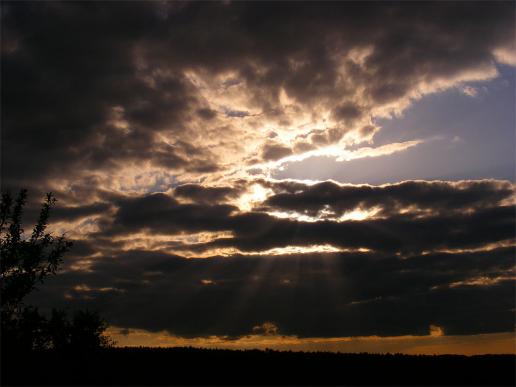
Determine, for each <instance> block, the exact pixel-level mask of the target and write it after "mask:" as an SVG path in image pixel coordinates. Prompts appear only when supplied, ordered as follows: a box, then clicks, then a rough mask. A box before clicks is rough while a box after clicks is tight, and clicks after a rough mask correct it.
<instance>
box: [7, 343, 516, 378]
mask: <svg viewBox="0 0 516 387" xmlns="http://www.w3.org/2000/svg"><path fill="white" fill-rule="evenodd" d="M515 361H516V356H514V355H483V356H455V355H447V356H409V355H398V354H396V355H372V354H338V353H329V352H318V353H315V352H310V353H308V352H283V351H270V350H267V351H258V350H247V351H235V350H208V349H194V348H169V349H164V348H163V349H161V348H106V349H98V350H96V351H90V352H77V353H66V354H64V353H60V352H58V351H53V350H45V351H33V352H31V353H30V354H27V353H25V354H23V356H19V357H17V356H10V357H8V358H3V359H2V385H469V386H479V385H488V386H494V385H505V386H513V385H515V382H516V380H515V364H516V363H515Z"/></svg>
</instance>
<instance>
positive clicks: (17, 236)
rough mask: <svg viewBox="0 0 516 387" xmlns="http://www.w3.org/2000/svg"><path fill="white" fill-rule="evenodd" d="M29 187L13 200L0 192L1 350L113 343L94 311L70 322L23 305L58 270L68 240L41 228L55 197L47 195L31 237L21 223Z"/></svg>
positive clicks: (60, 315) (84, 347)
mask: <svg viewBox="0 0 516 387" xmlns="http://www.w3.org/2000/svg"><path fill="white" fill-rule="evenodd" d="M26 201H27V190H21V191H20V193H19V194H18V196H17V197H16V199H13V197H12V196H11V194H10V193H8V192H6V193H2V201H1V204H0V269H1V270H0V280H1V282H0V291H1V329H2V350H3V351H9V352H11V351H13V350H14V349H16V350H17V351H20V350H21V351H26V350H34V349H48V348H52V349H56V350H89V349H94V348H100V347H105V346H109V345H111V344H112V343H111V341H110V340H109V339H108V338H107V337H105V336H104V334H103V333H104V331H105V330H106V328H107V325H106V323H105V321H104V320H103V319H101V318H100V316H99V315H98V314H97V313H94V312H90V311H78V312H76V313H75V315H74V316H73V318H72V320H71V321H69V320H68V318H67V315H66V313H65V312H64V311H62V310H53V311H52V316H51V318H50V319H46V318H45V317H44V316H42V315H41V314H40V313H39V311H38V309H37V308H34V307H31V306H26V305H25V304H24V303H23V300H24V298H25V297H26V296H27V295H28V294H29V293H30V292H32V291H33V290H34V289H35V288H36V285H37V284H39V283H43V281H44V279H45V278H46V277H47V276H49V275H51V274H56V273H57V271H58V269H59V265H60V264H61V263H62V262H63V255H64V254H65V253H66V252H67V251H68V250H69V249H70V248H71V246H72V242H70V241H68V240H66V238H65V237H64V235H62V236H59V237H55V236H53V235H52V234H51V233H48V232H45V231H46V229H47V225H48V219H49V216H50V211H51V209H52V207H54V206H55V203H56V199H55V197H54V195H53V194H52V193H48V194H47V195H46V198H45V201H44V202H43V204H42V208H41V211H40V214H39V218H38V221H37V223H36V225H35V226H34V228H33V229H32V233H31V235H30V236H25V234H24V230H23V224H22V212H23V207H24V206H25V204H26Z"/></svg>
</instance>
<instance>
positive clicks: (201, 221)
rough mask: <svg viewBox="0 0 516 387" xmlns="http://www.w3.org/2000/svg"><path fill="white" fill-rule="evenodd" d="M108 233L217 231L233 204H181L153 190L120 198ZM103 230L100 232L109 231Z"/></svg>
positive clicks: (233, 208)
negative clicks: (138, 195)
mask: <svg viewBox="0 0 516 387" xmlns="http://www.w3.org/2000/svg"><path fill="white" fill-rule="evenodd" d="M117 204H118V206H119V208H118V211H117V212H116V214H115V216H114V219H113V225H112V229H111V232H114V233H122V234H123V233H130V232H133V231H138V230H150V231H152V232H156V233H160V234H175V233H181V232H197V231H220V230H225V229H227V226H226V224H225V220H226V219H230V218H231V217H230V215H231V213H233V212H234V211H236V210H237V208H236V207H234V206H231V205H228V204H215V205H210V204H181V203H179V202H178V201H177V200H175V199H174V198H173V197H171V196H169V195H166V194H162V193H156V194H152V195H147V196H143V197H136V198H127V199H122V200H120V201H119V202H118V203H117ZM109 232H110V230H109V229H106V230H105V232H104V233H108V234H109Z"/></svg>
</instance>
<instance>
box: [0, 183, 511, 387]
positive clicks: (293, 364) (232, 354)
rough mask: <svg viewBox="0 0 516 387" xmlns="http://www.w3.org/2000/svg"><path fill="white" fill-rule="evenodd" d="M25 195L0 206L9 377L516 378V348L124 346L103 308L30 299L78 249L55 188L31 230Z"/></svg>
mask: <svg viewBox="0 0 516 387" xmlns="http://www.w3.org/2000/svg"><path fill="white" fill-rule="evenodd" d="M26 200H27V191H25V190H22V191H20V193H19V195H18V196H17V197H16V198H13V197H12V196H11V195H10V194H9V193H3V194H2V201H1V206H0V231H1V239H0V241H1V245H0V249H1V251H0V252H1V288H0V289H1V318H2V320H1V350H2V353H1V384H2V385H505V386H509V385H511V386H512V385H515V382H516V380H515V379H516V377H515V373H514V369H515V368H514V366H515V361H516V356H514V355H482V356H457V355H444V356H443V355H440V356H410V355H402V354H394V355H392V354H367V353H362V354H343V353H330V352H291V351H272V350H265V351H259V350H240V351H239V350H219V349H199V348H145V347H139V348H127V347H126V348H117V347H115V346H114V344H115V343H114V342H113V341H112V340H110V339H109V337H107V336H106V335H105V330H106V328H107V326H108V325H107V322H106V321H105V320H103V319H102V318H101V316H99V314H98V313H96V312H92V311H88V310H79V311H76V312H75V313H74V314H73V315H72V316H71V317H70V316H68V314H67V312H66V311H64V310H58V309H53V310H52V311H51V312H50V314H49V315H48V314H47V315H45V314H42V313H40V311H39V310H38V309H37V308H36V307H34V306H30V305H26V304H25V303H24V300H25V298H26V296H27V295H29V294H30V293H31V292H32V291H33V290H34V289H36V287H37V286H38V285H41V284H42V283H43V282H44V280H45V279H47V277H49V276H51V275H55V274H57V272H58V270H59V267H60V265H61V264H62V262H63V256H64V255H65V253H66V252H67V251H68V250H69V249H70V248H71V247H72V243H71V242H70V241H68V240H67V239H66V238H65V237H64V236H59V237H56V236H54V235H52V234H51V233H48V232H46V229H47V225H48V221H49V217H50V212H51V209H52V208H53V207H54V206H55V204H56V199H55V198H54V196H53V195H52V194H51V193H49V194H47V196H46V199H45V201H44V203H43V205H42V209H41V212H40V215H39V218H38V221H37V223H36V225H35V226H34V227H33V229H32V233H31V235H30V236H25V234H24V230H23V222H22V213H23V208H24V206H25V204H26Z"/></svg>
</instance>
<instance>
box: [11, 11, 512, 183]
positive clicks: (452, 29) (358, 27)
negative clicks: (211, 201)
mask: <svg viewBox="0 0 516 387" xmlns="http://www.w3.org/2000/svg"><path fill="white" fill-rule="evenodd" d="M372 5H374V6H372ZM2 7H3V8H2V9H3V13H2V25H3V31H4V38H3V39H2V72H3V73H2V78H3V84H2V88H3V141H2V143H3V151H2V159H3V163H2V164H3V171H2V175H3V178H4V179H5V181H6V182H7V183H12V184H14V185H20V184H25V185H33V184H34V183H35V181H39V182H43V181H45V179H47V178H50V177H61V178H67V177H69V176H70V175H71V174H72V175H74V176H75V178H78V177H79V175H81V174H82V173H84V172H85V171H86V170H87V169H89V170H92V171H110V170H113V169H116V168H117V167H119V166H120V164H121V163H127V162H137V163H140V162H145V161H149V162H151V164H152V165H155V166H156V167H165V168H169V169H172V170H178V171H184V170H187V171H192V172H196V173H206V172H211V171H214V170H216V169H217V168H218V165H217V163H218V162H217V158H216V157H213V155H210V154H209V150H208V149H207V148H206V147H204V146H203V145H202V144H200V143H199V142H196V143H195V144H196V145H195V146H193V145H191V144H193V143H194V142H193V141H196V139H198V138H199V136H203V135H204V131H205V130H207V129H199V128H196V129H195V131H197V132H195V133H192V132H191V129H189V128H187V127H188V125H189V123H190V122H191V120H193V119H195V118H196V117H200V119H202V120H203V122H205V123H208V122H210V121H211V120H213V119H214V117H215V114H214V109H213V108H212V107H209V106H207V104H206V101H204V100H203V97H201V96H200V94H199V89H198V87H197V86H195V85H194V84H193V83H192V82H191V80H189V79H188V77H187V76H186V72H187V71H189V70H195V71H199V72H201V73H203V74H207V75H208V76H215V75H217V74H222V73H226V72H228V71H231V72H233V73H234V74H236V75H235V76H234V77H232V78H231V79H229V80H226V81H225V83H224V85H226V86H225V87H226V88H228V87H239V86H241V85H244V86H245V87H246V88H247V92H248V93H249V95H251V96H252V98H251V99H252V101H254V102H253V103H254V104H255V105H256V107H257V108H260V109H261V110H262V111H263V112H264V114H265V115H266V116H267V117H268V116H270V117H272V116H274V115H278V114H279V116H278V117H281V116H282V114H283V113H284V112H282V108H281V107H280V105H279V103H278V98H279V91H280V90H281V89H284V90H285V91H286V92H287V94H288V96H289V97H290V98H293V99H294V100H295V101H297V102H299V103H300V104H302V105H303V104H304V106H305V107H306V108H308V107H309V106H311V104H312V103H314V102H316V103H317V104H322V105H324V106H328V107H329V109H330V110H334V112H335V114H336V116H338V117H339V118H343V119H356V118H358V117H359V116H360V114H361V113H360V112H359V109H358V108H357V107H356V106H355V105H350V104H347V105H346V104H344V105H342V104H340V102H339V101H340V100H341V99H343V98H344V99H346V98H347V99H349V98H351V99H356V98H359V96H357V95H356V92H357V90H363V93H362V97H363V98H365V101H369V100H372V101H376V102H377V103H379V104H383V103H389V102H392V101H394V102H395V101H396V100H398V99H400V98H404V97H406V96H408V95H410V93H412V92H414V90H413V89H414V88H416V89H418V92H419V93H421V92H424V90H421V88H422V87H423V88H425V87H431V85H432V82H434V81H435V82H441V81H446V80H447V79H452V78H454V77H460V74H462V73H463V72H464V71H473V72H474V71H481V70H479V69H481V68H482V66H484V67H486V66H487V67H489V66H491V65H492V61H493V50H495V49H496V48H498V47H506V46H507V45H508V44H510V42H511V37H512V36H513V35H514V20H513V18H512V5H511V4H510V3H503V2H496V3H489V4H488V3H482V2H480V3H479V2H477V3H475V4H474V5H471V4H467V3H463V2H458V3H418V5H417V7H416V6H413V5H407V4H397V3H375V4H372V3H367V4H360V3H356V4H354V3H349V2H344V3H322V4H321V3H310V2H303V3H296V4H294V3H283V4H276V3H264V2H260V3H258V2H256V3H254V2H236V3H229V4H226V3H215V2H210V3H201V2H193V3H184V4H183V3H181V6H178V3H175V2H173V3H161V2H111V3H109V2H107V3H78V2H62V3H61V2H39V3H22V2H16V3H6V4H3V5H2ZM364 49H365V50H369V54H367V55H365V56H364V57H363V58H362V59H357V60H355V61H354V60H353V59H352V58H353V55H352V53H353V52H354V51H353V50H358V51H360V50H364ZM350 58H351V59H350ZM357 61H358V62H357ZM342 68H344V69H345V73H346V74H347V75H346V76H343V75H342V74H340V73H339V71H340V70H339V69H342ZM343 77H344V78H343ZM421 85H423V86H421ZM425 85H426V86H425ZM429 85H430V86H429ZM362 97H360V98H362ZM362 102H363V101H362ZM368 104H369V105H370V106H364V107H363V109H365V110H367V109H371V108H373V107H374V106H372V105H371V104H370V103H369V102H368ZM366 105H367V104H366ZM228 109H229V110H227V111H226V114H227V115H229V116H230V117H235V118H245V117H247V116H249V115H250V113H249V112H247V111H244V110H238V109H234V108H228ZM365 110H364V112H365ZM113 111H117V112H118V113H117V114H119V115H120V119H123V120H125V121H127V128H126V129H127V130H125V129H124V128H122V129H123V130H121V129H120V128H121V126H120V125H121V124H120V122H119V123H118V124H116V123H113V117H112V116H113ZM348 129H349V128H344V129H339V130H338V131H337V134H338V135H337V136H330V137H332V138H331V139H329V137H328V138H327V139H326V142H328V141H338V139H339V138H340V136H342V134H343V133H344V132H345V131H346V130H348ZM199 131H200V132H199ZM161 132H164V133H167V134H168V135H169V137H173V138H176V139H178V141H179V140H181V141H183V142H182V143H179V142H178V145H176V146H175V147H174V148H173V149H172V148H171V147H169V146H168V145H167V144H166V143H163V141H162V140H160V138H159V136H157V134H158V133H161ZM313 140H314V141H315V142H317V143H321V141H320V140H321V139H320V138H317V137H315V138H314V139H313ZM182 144H190V146H191V147H193V148H196V151H197V153H198V155H197V157H192V155H191V152H190V151H189V150H188V149H186V148H184V147H183V145H182ZM306 146H308V147H309V146H310V144H306ZM298 148H299V147H298ZM296 149H297V148H296ZM299 149H300V148H299ZM206 152H207V153H206ZM205 153H206V154H205ZM285 154H286V153H285ZM192 158H193V159H195V160H194V161H195V162H193V163H192V162H191V159H192ZM267 158H268V157H267Z"/></svg>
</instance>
